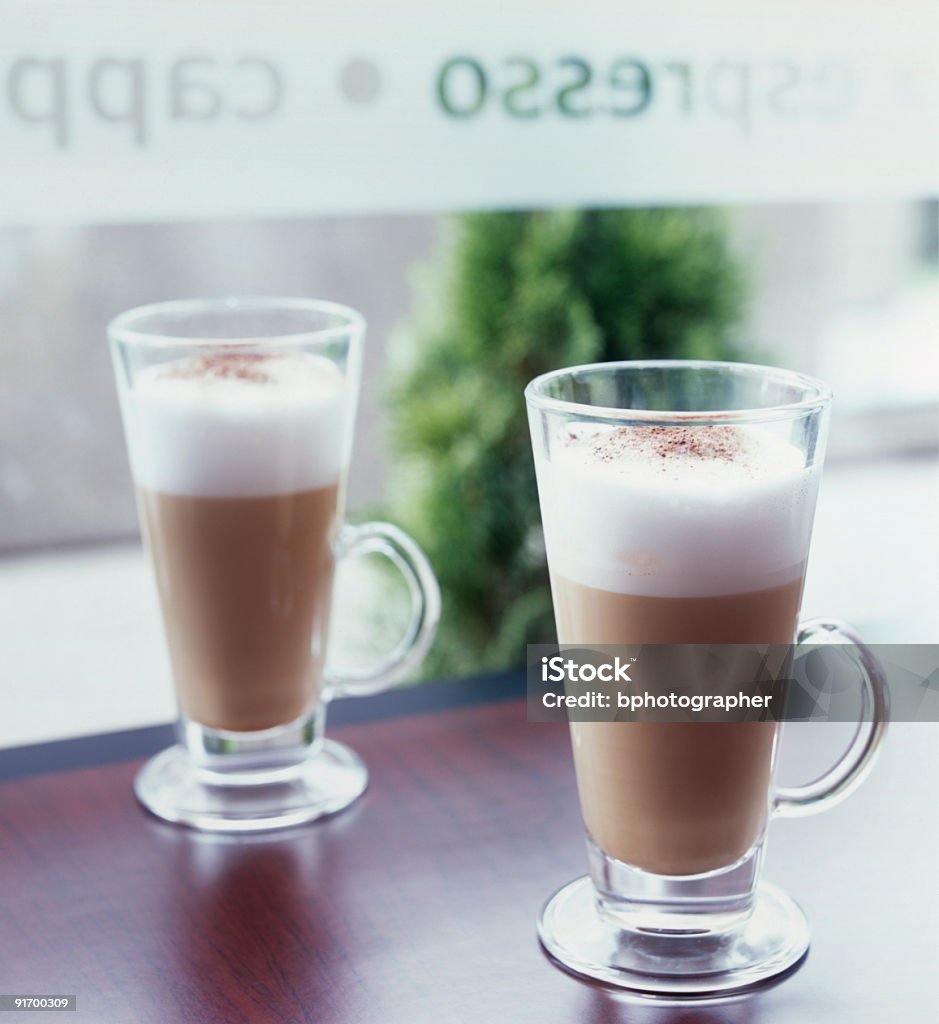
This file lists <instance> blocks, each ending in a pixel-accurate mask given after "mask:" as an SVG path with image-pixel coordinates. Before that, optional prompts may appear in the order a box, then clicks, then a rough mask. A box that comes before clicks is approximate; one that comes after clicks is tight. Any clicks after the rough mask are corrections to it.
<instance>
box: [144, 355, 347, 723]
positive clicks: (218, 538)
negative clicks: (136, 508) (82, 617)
mask: <svg viewBox="0 0 939 1024" xmlns="http://www.w3.org/2000/svg"><path fill="white" fill-rule="evenodd" d="M124 401H125V409H124V415H125V421H126V424H127V436H128V447H129V451H130V458H131V468H132V471H133V475H134V479H135V482H136V485H137V492H138V498H139V503H140V507H141V520H142V522H143V523H144V528H145V534H146V539H147V543H148V546H149V547H150V550H151V552H152V555H153V560H154V564H155V568H156V577H157V584H158V588H159V592H160V598H161V603H162V608H163V619H164V625H165V629H166V634H167V638H168V641H169V649H170V658H171V662H172V668H173V676H174V679H175V683H176V688H177V692H178V697H179V703H180V707H181V709H182V713H183V715H184V716H185V717H186V718H188V719H190V720H192V721H194V722H198V723H199V724H200V725H204V726H209V727H211V728H214V729H221V730H228V731H236V732H245V731H256V730H262V729H268V728H273V727H275V726H279V725H282V724H283V723H285V722H290V721H293V720H294V719H298V718H300V717H301V716H303V715H305V714H307V713H308V712H309V711H310V709H311V707H312V706H313V705H314V703H315V701H316V699H317V697H318V695H319V689H320V683H321V676H322V669H323V660H324V649H325V643H326V633H327V627H328V613H329V606H330V597H331V590H332V580H333V570H334V565H335V553H334V544H335V540H336V537H337V534H338V530H339V524H340V521H341V513H342V478H343V475H344V467H345V464H346V460H347V454H348V453H347V447H348V445H347V437H346V433H347V422H348V420H349V415H348V403H349V401H350V398H349V393H348V389H347V387H346V383H345V380H344V378H343V376H342V373H341V372H340V370H338V369H337V368H336V366H335V365H334V364H333V363H332V362H330V361H329V360H327V359H325V358H322V357H319V356H313V355H309V354H306V353H302V352H295V351H291V352H284V353H280V354H278V353H271V354H257V353H250V352H248V353H240V352H233V353H225V354H212V355H207V356H199V355H197V356H192V357H190V358H186V359H176V360H174V361H172V362H168V363H163V364H158V365H153V366H149V367H147V368H146V369H144V370H142V371H141V372H140V373H139V374H138V375H137V378H136V381H135V386H134V388H133V389H132V390H131V391H130V392H129V393H128V394H127V396H126V397H125V399H124Z"/></svg>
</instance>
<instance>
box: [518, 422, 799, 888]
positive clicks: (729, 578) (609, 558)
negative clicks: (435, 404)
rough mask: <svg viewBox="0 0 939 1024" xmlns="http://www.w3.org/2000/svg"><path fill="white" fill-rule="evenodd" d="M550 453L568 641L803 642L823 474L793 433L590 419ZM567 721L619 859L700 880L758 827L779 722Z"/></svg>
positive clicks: (547, 489)
mask: <svg viewBox="0 0 939 1024" xmlns="http://www.w3.org/2000/svg"><path fill="white" fill-rule="evenodd" d="M537 463H538V464H537V469H538V483H539V491H540V493H541V508H542V518H543V522H544V528H545V543H546V546H547V551H548V561H549V565H550V569H551V585H552V592H553V598H554V606H555V614H556V618H557V627H558V637H559V640H560V642H561V643H568V644H622V643H630V644H634V643H695V644H697V643H767V644H768V643H790V642H792V640H793V638H794V634H795V630H796V617H797V614H798V610H799V603H800V599H801V593H802V581H803V576H804V565H805V560H806V557H807V554H808V541H809V535H810V531H811V518H812V517H811V509H812V508H813V507H814V501H815V491H816V489H817V474H816V473H815V472H814V471H813V470H809V469H805V468H803V459H802V456H801V454H800V451H799V450H798V449H797V448H796V447H795V446H793V445H791V444H789V443H788V441H787V440H786V439H785V438H782V437H774V436H772V435H770V434H768V433H767V432H765V431H762V432H757V431H755V430H748V429H747V428H746V427H738V426H730V425H717V426H687V427H676V426H669V427H655V426H636V427H618V428H610V427H608V426H601V425H586V424H581V425H577V426H575V427H569V428H565V436H564V437H563V438H560V439H558V441H557V443H556V444H554V445H553V447H552V453H551V459H550V461H549V460H547V459H545V458H543V457H539V458H538V460H537ZM806 503H808V505H807V506H806ZM571 729H572V740H573V750H574V762H575V767H576V772H577V783H578V788H579V792H580V799H581V806H582V809H583V814H584V819H585V823H586V826H587V830H588V833H589V834H590V836H591V838H592V840H593V841H594V842H595V843H596V844H597V845H598V846H599V847H600V849H601V850H602V851H603V852H604V853H606V854H607V855H608V856H609V857H612V858H614V859H616V860H620V861H623V862H625V863H627V864H630V865H632V866H635V867H639V868H641V869H643V870H646V871H651V872H655V873H657V874H661V875H693V874H700V873H704V872H707V871H711V870H715V869H717V868H723V867H726V866H727V865H728V864H732V863H734V862H735V861H736V860H739V859H740V858H741V857H743V856H744V855H745V854H746V853H747V852H748V850H750V848H751V847H752V846H753V845H754V844H755V843H756V842H757V841H758V840H759V839H760V837H761V835H762V832H763V829H764V826H765V824H766V820H767V816H768V811H769V807H768V796H767V794H768V792H769V789H770V777H771V773H772V767H773V758H774V752H775V744H776V725H775V723H773V722H740V723H677V722H676V723H672V722H668V723H663V722H641V723H639V722H630V723H626V722H576V723H572V725H571Z"/></svg>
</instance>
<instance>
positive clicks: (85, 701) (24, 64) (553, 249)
mask: <svg viewBox="0 0 939 1024" xmlns="http://www.w3.org/2000/svg"><path fill="white" fill-rule="evenodd" d="M0 3H2V0H0ZM281 6H282V7H283V10H284V12H286V13H289V14H290V17H287V16H286V13H285V17H284V18H282V19H280V18H270V17H268V16H266V14H265V11H266V10H267V7H264V8H262V5H259V4H256V3H254V2H251V0H240V2H239V4H238V10H239V12H240V15H244V17H243V19H242V20H239V19H237V18H230V17H225V15H224V13H223V12H221V6H216V5H215V4H214V3H208V2H207V3H206V4H204V5H198V9H197V5H191V4H190V5H186V4H183V3H178V2H176V0H170V2H168V3H167V4H165V5H161V6H160V9H159V11H156V9H154V8H151V7H146V6H145V5H137V6H136V8H135V9H136V10H137V11H138V14H139V18H140V19H141V21H140V24H141V25H142V24H143V22H144V21H147V24H148V25H149V26H150V38H149V39H148V41H147V43H146V46H143V45H142V38H143V37H142V35H141V32H140V26H139V25H138V24H137V23H136V22H135V20H134V18H131V17H128V16H126V8H123V7H120V8H119V7H118V6H117V5H114V4H112V3H98V4H74V5H55V4H53V3H50V2H45V0H43V2H42V3H38V4H36V5H34V6H33V5H31V6H30V10H29V12H27V11H26V9H25V7H22V6H17V7H14V6H13V5H12V4H11V5H9V6H8V8H7V11H8V13H9V15H10V17H9V20H8V23H7V28H8V35H9V39H10V48H11V50H10V52H11V53H12V54H14V57H16V53H20V55H19V56H18V57H16V59H13V58H12V57H11V59H10V60H9V61H7V60H6V59H5V58H4V59H0V77H2V78H4V80H5V82H6V86H7V91H6V96H5V99H2V100H0V142H2V143H3V144H4V152H5V154H6V156H7V159H5V162H4V164H5V165H4V167H2V168H0V186H2V187H0V746H15V745H19V744H25V743H29V742H34V741H38V740H43V739H52V738H58V737H65V736H72V735H78V734H82V733H93V732H103V731H106V730H111V729H120V728H128V727H133V726H138V725H147V724H152V723H157V722H165V721H168V720H169V719H171V718H172V717H174V714H175V707H174V700H173V695H172V686H171V683H170V677H169V671H168V663H167V658H166V654H165V652H164V649H163V640H162V633H161V626H160V619H159V611H158V606H157V601H156V596H155V591H154V587H153V584H152V582H151V578H150V571H149V566H148V564H147V562H146V559H145V557H144V555H143V552H142V550H141V547H140V540H139V533H138V529H137V523H136V514H135V509H134V497H133V490H132V486H131V480H130V475H129V471H128V466H127V461H126V455H125V450H124V442H123V436H122V432H121V425H120V418H119V412H118V407H117V399H116V394H115V390H114V382H113V376H112V370H111V365H110V360H109V355H108V351H107V347H106V343H105V328H106V325H107V322H108V321H109V320H110V318H111V317H113V316H114V315H116V314H117V313H119V312H121V311H122V310H124V309H127V308H129V307H132V306H135V305H139V304H142V303H149V302H154V301H159V300H161V299H172V298H184V297H193V296H223V295H232V294H257V295H299V296H312V297H317V298H325V299H331V300H334V301H337V302H341V303H346V304H348V305H351V306H354V307H356V308H357V309H359V310H361V311H362V312H363V313H364V315H365V317H366V319H367V321H368V337H367V343H366V344H367V349H366V359H365V375H364V384H363V392H362V399H361V402H360V409H359V420H358V425H357V433H356V442H355V452H354V458H353V465H352V472H351V480H350V488H349V494H348V506H349V517H350V518H351V519H353V520H355V519H362V518H365V517H374V516H375V515H381V516H386V517H388V518H391V519H393V520H394V521H396V522H399V523H400V524H401V525H402V526H404V527H406V528H407V529H409V530H411V531H412V532H413V533H414V534H415V535H416V536H417V537H418V539H419V540H420V541H421V543H422V544H423V545H424V546H425V548H426V549H427V551H428V553H429V554H430V556H431V558H432V560H433V561H434V563H435V566H436V567H437V570H438V574H439V576H440V579H441V584H442V588H443V592H444V606H445V612H444V619H443V622H442V626H441V632H440V637H439V639H438V642H437V643H436V645H435V648H434V651H433V654H432V656H431V658H430V659H429V660H428V662H427V664H426V666H425V667H424V670H423V673H422V677H421V680H420V681H422V682H428V683H430V684H432V681H433V680H434V679H441V678H448V677H454V676H466V675H473V674H478V673H482V672H496V671H501V670H503V669H507V668H511V667H512V666H515V665H518V664H520V663H521V662H522V659H523V656H524V645H525V643H526V642H529V641H530V642H539V641H540V642H544V641H546V640H549V639H550V631H551V628H552V627H551V615H550V601H549V595H548V591H547V585H546V571H545V565H544V558H543V552H542V549H541V544H540V534H539V526H538V510H537V497H536V494H535V489H534V475H533V469H532V465H531V456H530V445H529V440H528V433H527V424H526V420H525V414H524V406H523V401H522V389H523V387H524V385H525V383H526V382H527V380H528V379H530V378H531V377H532V376H534V375H535V374H536V373H538V372H541V371H542V370H546V369H549V368H552V367H556V366H560V365H570V364H572V363H576V362H584V361H589V360H591V359H608V358H629V357H633V358H635V357H643V356H660V357H688V356H701V357H714V358H731V359H742V360H749V361H759V362H769V363H774V364H777V365H781V366H785V367H790V368H793V369H797V370H800V371H803V372H806V373H809V374H814V375H817V376H820V377H823V378H825V379H826V380H827V381H828V382H829V383H830V384H831V386H832V387H833V389H834V392H835V405H834V410H833V420H832V434H831V440H830V446H829V454H828V459H827V465H826V472H825V475H824V478H823V485H822V491H821V497H820V501H819V507H818V514H817V520H816V530H815V538H814V543H813V551H812V557H811V560H810V567H809V575H808V579H807V585H806V586H807V590H806V597H805V602H804V610H805V612H806V614H807V615H815V614H827V615H835V616H839V617H841V618H844V619H847V620H849V621H852V622H853V623H854V624H855V625H856V626H857V627H858V628H861V629H863V630H865V632H866V634H867V635H868V636H869V637H870V638H871V639H873V640H877V641H880V642H891V641H893V642H916V641H922V642H937V641H939V602H937V600H936V566H937V565H939V517H937V513H939V207H937V203H936V201H935V199H934V198H924V197H935V196H936V195H937V194H939V180H937V173H939V172H937V160H936V147H935V131H934V129H935V116H934V115H935V95H934V92H933V91H931V90H930V88H929V83H930V82H932V81H934V78H935V73H936V61H935V55H934V53H932V56H931V57H930V56H929V54H930V53H931V52H932V50H931V49H930V47H929V45H928V43H929V40H930V39H932V38H934V36H933V35H932V34H931V32H930V27H931V26H932V25H933V24H934V22H935V10H934V9H933V8H931V7H930V6H929V5H926V4H925V3H920V2H919V0H909V2H907V3H905V4H902V5H890V6H889V10H888V7H887V5H877V4H873V3H866V0H865V2H864V3H862V5H861V6H862V7H863V9H864V12H865V13H864V16H863V17H862V16H861V15H860V14H859V13H858V12H856V17H855V18H854V19H853V22H852V31H846V28H845V25H844V23H843V21H844V19H843V18H842V17H841V12H840V10H837V9H835V8H832V9H831V10H828V9H827V8H826V9H825V10H821V9H818V8H817V6H813V5H801V6H800V5H798V4H796V5H787V6H786V9H785V10H783V9H782V8H780V9H778V10H774V11H773V12H768V11H762V10H754V11H752V12H750V13H749V14H746V15H743V14H742V13H741V10H740V7H739V5H736V6H734V5H732V4H731V3H730V2H729V0H727V2H721V3H717V2H715V3H714V4H711V5H708V7H707V9H706V10H705V9H703V8H702V7H701V6H700V5H695V4H692V3H690V2H684V0H671V2H670V4H666V5H664V6H663V5H661V4H656V5H651V4H644V3H637V4H635V5H633V8H631V14H632V18H631V21H630V26H631V27H630V32H629V33H628V36H629V38H628V39H625V37H624V39H623V40H621V42H622V43H623V46H625V47H626V48H625V49H623V48H622V47H620V44H619V43H618V42H616V41H615V40H614V41H610V40H609V39H608V37H609V29H610V25H612V24H616V25H620V24H621V21H620V13H621V12H620V9H619V5H612V4H604V3H601V2H595V3H588V4H585V5H579V7H578V9H577V11H576V12H575V11H573V10H570V11H567V12H566V13H563V14H562V13H558V14H557V15H552V16H550V17H548V16H545V17H544V18H543V19H542V20H541V21H539V22H538V24H537V25H536V26H534V27H533V21H532V18H531V9H530V8H528V7H527V6H526V5H525V4H523V3H519V4H515V5H511V4H510V5H505V4H500V3H490V2H489V0H481V2H480V3H479V4H478V5H474V8H473V10H472V11H466V12H462V13H458V12H454V11H450V10H449V9H445V8H441V9H440V10H437V11H436V12H431V11H426V12H423V13H422V15H421V17H422V19H423V20H422V22H421V24H422V33H421V34H420V37H419V38H418V36H416V35H415V37H414V39H413V40H409V41H407V42H406V43H405V41H403V40H399V39H398V34H399V32H400V23H401V17H400V13H401V12H400V10H398V11H397V13H396V10H395V9H392V7H391V6H388V5H385V6H383V5H381V4H378V3H372V2H369V3H367V4H365V5H364V6H365V8H367V12H366V11H365V9H364V8H363V11H360V12H359V13H357V14H356V15H355V17H353V16H352V15H351V14H349V12H348V11H346V10H345V8H344V7H343V6H342V5H337V4H332V3H328V4H324V5H322V8H321V9H320V8H317V9H316V10H314V9H313V8H310V7H302V8H301V7H299V6H297V5H295V4H291V3H288V2H286V0H285V2H284V3H282V4H281ZM118 10H120V11H121V12H122V16H120V17H119V16H117V14H116V13H115V12H116V11H118ZM357 10H358V7H357ZM800 12H801V13H800ZM366 13H367V16H366ZM53 14H54V15H55V17H52V15H53ZM810 14H811V17H812V18H813V19H814V20H813V22H812V24H813V26H814V29H813V32H810V33H806V31H805V18H807V17H809V15H810ZM575 15H576V17H575ZM611 19H612V20H611ZM767 19H769V20H767ZM924 19H925V20H924ZM40 30H41V31H40ZM852 32H853V33H854V34H852ZM37 33H38V34H37ZM37 39H42V41H43V43H42V46H41V47H40V48H39V49H38V50H36V49H35V45H36V40H37ZM389 40H396V42H395V43H394V45H390V44H389ZM519 40H525V45H526V47H527V49H528V50H530V51H531V54H532V56H531V57H530V58H529V57H520V56H518V55H517V50H518V43H519ZM626 43H628V44H629V45H628V46H626ZM31 47H32V49H31ZM108 47H110V49H107V48H108ZM17 48H18V49H17ZM523 49H525V48H524V47H523ZM932 49H934V48H932ZM526 52H527V50H526ZM139 53H145V54H146V56H145V58H139V57H133V55H134V54H139ZM572 53H573V54H574V56H571V55H570V54H572ZM56 54H62V55H64V56H61V57H60V56H56ZM246 54H247V56H246ZM576 54H583V55H585V56H583V57H580V56H577V55H576ZM735 55H736V56H735ZM678 57H681V58H682V61H679V62H677V63H676V58H678ZM132 58H133V59H132ZM684 58H687V60H685V59H684ZM731 58H733V59H731ZM738 58H739V59H738ZM572 75H573V76H574V77H573V78H572V77H571V76H572ZM591 76H592V77H591ZM565 83H566V84H565ZM588 86H589V88H588ZM585 97H586V99H585ZM624 104H625V106H624ZM572 140H573V141H572ZM685 204H693V205H685ZM452 210H468V211H474V210H489V211H493V212H470V213H452V212H450V211H452ZM497 210H501V211H502V212H495V211H497ZM356 211H362V212H356ZM392 211H394V212H392ZM409 211H419V212H413V213H412V212H409ZM506 211H508V212H506ZM512 211H518V212H512ZM386 587H387V583H386V582H385V581H384V580H383V578H382V577H380V576H377V575H372V574H370V573H369V572H368V571H367V570H366V569H362V570H360V572H359V573H358V574H355V575H352V576H348V575H347V577H345V578H344V579H343V580H341V587H340V596H339V608H338V613H337V615H336V617H335V638H336V643H337V644H339V645H342V646H343V647H344V648H346V647H347V648H349V650H350V651H359V652H361V651H363V650H365V651H367V650H369V649H372V648H376V647H381V646H383V645H384V644H386V643H387V641H388V638H389V636H390V635H391V634H392V633H393V632H394V629H395V626H396V623H397V621H399V618H400V616H399V614H398V612H399V611H400V609H397V608H396V596H395V593H394V592H393V591H388V590H387V589H384V588H386ZM376 591H377V593H378V596H379V600H378V601H377V602H376V600H374V597H373V595H374V594H375V592H376ZM412 682H413V681H412Z"/></svg>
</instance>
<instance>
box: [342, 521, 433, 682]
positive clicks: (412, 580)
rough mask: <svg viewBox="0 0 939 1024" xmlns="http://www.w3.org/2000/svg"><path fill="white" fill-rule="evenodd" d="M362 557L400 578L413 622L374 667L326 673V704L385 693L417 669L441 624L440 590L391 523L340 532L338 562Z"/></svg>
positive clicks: (417, 551) (423, 557)
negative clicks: (375, 558)
mask: <svg viewBox="0 0 939 1024" xmlns="http://www.w3.org/2000/svg"><path fill="white" fill-rule="evenodd" d="M364 555H384V557H385V558H387V559H388V561H389V562H391V563H392V565H394V566H395V568H396V569H397V570H398V571H399V572H400V573H401V575H402V576H403V577H404V582H405V583H406V584H407V588H408V593H409V595H410V599H411V617H410V621H409V622H408V625H407V628H406V629H405V631H404V635H403V636H402V637H401V639H400V640H399V641H398V643H397V644H396V645H395V646H394V647H393V648H392V650H391V651H390V652H389V653H388V654H387V655H386V656H385V657H384V658H382V659H381V660H380V661H379V662H378V664H377V665H373V666H370V667H369V668H365V669H351V670H343V671H341V672H333V671H332V670H331V668H330V666H329V665H328V664H327V666H326V670H325V672H324V683H325V685H324V688H323V689H324V693H323V696H324V698H325V699H326V700H332V699H333V698H334V697H364V696H367V695H368V694H372V693H378V692H379V691H380V690H384V689H387V688H388V687H389V686H391V685H392V684H393V683H396V682H397V681H398V680H399V679H401V678H403V677H404V676H405V675H407V673H408V672H410V671H411V669H412V668H414V667H415V666H416V665H418V664H419V663H420V661H421V659H422V658H423V657H424V655H425V654H426V653H427V649H428V648H429V647H430V645H431V643H432V642H433V639H434V634H435V633H436V632H437V623H438V622H439V621H440V587H439V586H438V585H437V578H436V576H434V570H433V569H432V568H431V566H430V562H428V560H427V556H426V555H425V554H424V552H423V551H421V549H420V548H419V547H418V545H417V543H416V542H415V541H414V540H412V539H411V538H410V537H409V536H408V535H407V534H406V533H405V532H404V531H403V530H400V529H398V527H397V526H392V524H391V523H377V522H376V523H362V524H361V525H356V526H350V525H348V524H347V525H345V526H343V528H342V530H341V531H340V534H339V541H338V544H337V549H336V556H337V561H338V560H341V559H344V558H349V557H355V558H360V557H362V556H364Z"/></svg>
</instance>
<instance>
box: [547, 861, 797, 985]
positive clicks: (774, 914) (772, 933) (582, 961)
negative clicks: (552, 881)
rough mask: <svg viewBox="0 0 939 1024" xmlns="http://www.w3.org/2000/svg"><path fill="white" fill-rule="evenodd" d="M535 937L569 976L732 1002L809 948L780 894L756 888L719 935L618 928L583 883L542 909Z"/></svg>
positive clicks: (793, 908)
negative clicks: (742, 912)
mask: <svg viewBox="0 0 939 1024" xmlns="http://www.w3.org/2000/svg"><path fill="white" fill-rule="evenodd" d="M538 936H539V938H540V939H541V944H542V945H543V946H544V948H545V950H547V952H548V953H549V954H550V956H551V957H552V958H553V959H554V960H555V961H557V962H558V963H559V964H560V965H561V966H562V967H564V968H566V969H567V970H569V971H570V972H571V973H573V974H576V975H580V976H582V977H586V978H592V979H594V980H595V981H600V982H603V983H604V984H606V985H610V986H613V987H615V988H619V989H625V990H627V991H630V992H633V993H636V994H638V995H646V996H650V997H675V998H689V997H691V998H693V997H698V998H707V997H709V996H713V997H722V996H728V995H734V994H740V993H743V992H746V991H748V990H750V989H753V988H757V987H759V986H760V985H762V984H764V983H766V982H767V981H769V980H770V979H771V978H774V977H777V976H778V975H780V974H783V973H785V972H787V971H790V970H791V969H792V968H793V967H795V966H796V965H797V964H798V963H799V962H800V961H801V960H802V959H803V958H804V956H805V955H806V952H807V951H808V948H809V928H808V923H807V921H806V919H805V915H804V914H803V912H802V910H801V909H800V907H799V906H798V904H796V903H795V901H794V900H792V899H791V898H790V897H789V896H787V895H786V893H784V892H783V891H782V890H781V889H777V888H776V887H775V886H773V885H768V884H766V883H762V884H760V885H759V886H758V887H757V889H756V891H755V893H754V897H753V904H752V910H751V911H750V913H748V914H745V915H742V916H741V917H740V918H739V919H738V920H737V922H736V923H735V924H733V925H731V926H730V927H726V918H724V919H722V920H721V923H720V924H719V925H718V927H717V928H714V929H709V928H707V927H706V926H705V925H704V921H703V919H702V920H701V922H700V926H699V927H698V929H697V930H695V931H694V932H691V933H674V932H672V933H668V932H661V931H639V930H631V929H628V928H624V927H623V926H622V925H621V924H618V923H617V922H616V921H614V920H613V919H611V918H610V917H609V916H607V915H606V914H604V913H603V912H602V910H601V907H600V905H599V902H598V900H597V895H596V890H595V889H594V887H593V884H592V883H591V881H590V878H589V877H588V876H586V875H585V876H584V877H583V878H578V879H576V880H575V881H573V882H570V883H569V884H568V885H566V886H564V888H563V889H560V890H559V891H558V892H556V893H555V894H554V896H552V897H551V899H550V900H548V902H547V903H546V904H545V907H544V909H543V910H542V912H541V917H540V918H539V921H538Z"/></svg>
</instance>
